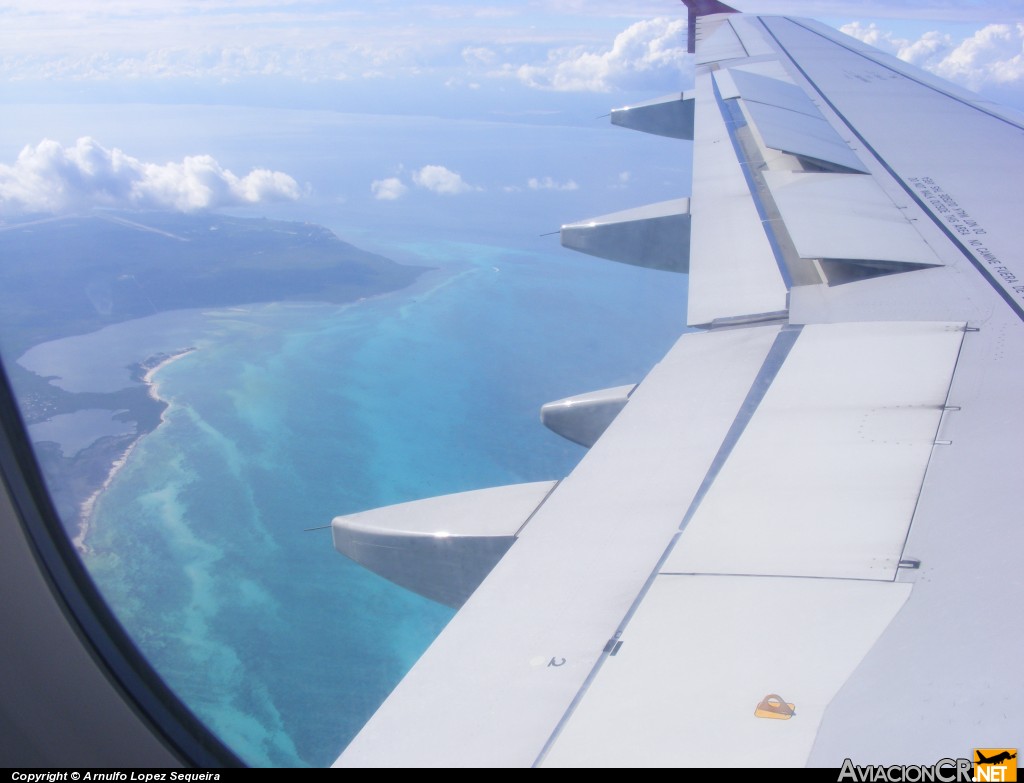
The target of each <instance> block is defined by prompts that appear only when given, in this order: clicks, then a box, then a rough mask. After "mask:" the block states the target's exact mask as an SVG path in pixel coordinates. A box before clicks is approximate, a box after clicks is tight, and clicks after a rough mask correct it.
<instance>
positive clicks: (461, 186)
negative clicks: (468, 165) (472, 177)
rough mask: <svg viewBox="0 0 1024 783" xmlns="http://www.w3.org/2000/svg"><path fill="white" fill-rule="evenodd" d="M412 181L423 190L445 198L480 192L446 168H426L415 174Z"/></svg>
mask: <svg viewBox="0 0 1024 783" xmlns="http://www.w3.org/2000/svg"><path fill="white" fill-rule="evenodd" d="M412 181H413V182H415V183H416V184H417V185H419V186H420V187H421V188H426V189H427V190H430V191H433V192H434V193H440V194H441V195H444V196H454V195H456V194H459V193H467V192H469V191H471V190H479V188H475V187H473V186H472V185H470V184H469V183H468V182H466V181H465V180H464V179H463V178H462V176H461V175H460V174H458V173H456V172H454V171H452V170H451V169H447V168H445V167H444V166H424V167H423V168H421V169H420V170H419V171H414V172H413V175H412Z"/></svg>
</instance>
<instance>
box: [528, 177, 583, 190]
mask: <svg viewBox="0 0 1024 783" xmlns="http://www.w3.org/2000/svg"><path fill="white" fill-rule="evenodd" d="M526 185H527V187H529V188H530V190H577V189H579V185H577V184H576V183H575V181H573V180H571V179H570V180H566V181H565V182H556V181H555V180H553V179H552V178H551V177H543V178H541V179H537V178H536V177H530V179H529V180H528V181H527V183H526Z"/></svg>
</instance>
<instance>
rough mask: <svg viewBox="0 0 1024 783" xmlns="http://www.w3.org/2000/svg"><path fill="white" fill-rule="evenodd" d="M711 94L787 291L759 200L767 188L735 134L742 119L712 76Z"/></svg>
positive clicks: (787, 279) (789, 280) (784, 269)
mask: <svg viewBox="0 0 1024 783" xmlns="http://www.w3.org/2000/svg"><path fill="white" fill-rule="evenodd" d="M711 90H712V93H713V94H714V96H715V103H717V104H718V110H719V111H720V112H721V113H722V119H723V120H724V121H725V129H726V132H727V133H728V134H729V141H731V142H732V148H733V151H734V152H735V153H736V158H737V160H738V161H739V163H740V170H741V171H742V172H743V177H744V178H745V179H746V181H747V189H748V190H749V191H750V199H751V201H753V202H754V208H755V209H756V210H757V214H758V216H759V217H760V218H761V227H762V228H763V229H764V233H765V235H766V236H767V237H768V245H769V246H770V247H771V249H772V253H773V255H774V256H775V264H776V266H778V268H779V274H780V275H781V276H782V282H783V284H784V285H785V286H786V289H787V290H788V289H790V288H792V287H793V276H792V275H791V274H790V273H789V268H788V266H787V264H786V259H785V254H784V252H783V250H782V246H781V244H780V242H779V237H777V236H776V233H775V230H774V226H773V222H772V217H771V216H770V215H769V214H768V209H767V205H766V204H765V203H764V199H763V198H762V196H761V194H762V193H763V192H764V191H766V190H767V186H766V185H764V182H763V180H762V181H761V182H758V181H757V179H756V175H755V173H754V170H753V169H752V168H751V164H752V163H753V162H754V161H752V160H751V159H750V156H749V155H748V154H747V151H746V150H745V149H744V148H743V144H742V142H741V141H740V139H739V138H738V137H737V134H736V131H737V129H738V128H741V127H743V126H745V125H746V124H747V122H746V119H745V118H744V117H743V115H742V112H740V111H739V107H738V106H736V104H735V102H733V103H728V102H727V101H726V100H725V99H724V98H722V93H721V91H720V90H719V89H718V83H717V82H716V81H715V79H714V76H712V78H711ZM737 115H738V116H737ZM777 218H778V215H777V210H776V219H777ZM776 225H777V223H776Z"/></svg>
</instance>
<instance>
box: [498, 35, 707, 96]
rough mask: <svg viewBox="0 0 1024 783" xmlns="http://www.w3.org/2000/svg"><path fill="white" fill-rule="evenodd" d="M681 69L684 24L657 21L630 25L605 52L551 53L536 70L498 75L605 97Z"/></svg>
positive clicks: (580, 48)
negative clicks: (657, 73)
mask: <svg viewBox="0 0 1024 783" xmlns="http://www.w3.org/2000/svg"><path fill="white" fill-rule="evenodd" d="M684 67H688V61H687V56H686V22H685V21H684V20H682V19H669V18H665V17H659V18H657V19H650V20H647V21H643V22H637V23H636V24H633V25H630V26H629V27H628V28H626V29H625V30H624V31H623V32H621V33H619V34H618V35H617V36H616V37H615V41H614V43H613V44H612V47H611V49H608V50H606V51H591V50H590V49H588V48H587V47H585V46H575V47H567V48H559V49H554V50H552V51H551V52H549V53H548V58H547V61H546V62H544V63H542V64H540V65H520V66H518V67H517V66H514V65H506V66H504V68H503V73H504V74H505V75H514V76H515V77H517V78H518V79H519V80H520V81H522V82H523V83H524V84H527V85H529V86H530V87H538V88H541V89H545V90H558V91H590V92H608V91H609V90H611V89H613V88H615V87H623V86H628V85H629V84H630V83H631V82H633V81H634V80H635V79H636V78H637V76H643V78H647V77H649V76H650V74H651V72H654V71H664V70H668V71H671V72H673V73H674V74H677V75H678V73H679V72H680V71H681V70H683V68H684Z"/></svg>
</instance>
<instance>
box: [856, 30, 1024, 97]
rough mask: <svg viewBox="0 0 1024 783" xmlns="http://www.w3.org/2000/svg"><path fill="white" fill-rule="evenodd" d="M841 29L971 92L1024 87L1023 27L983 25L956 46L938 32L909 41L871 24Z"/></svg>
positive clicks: (948, 37) (947, 36) (946, 35)
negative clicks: (993, 88) (1001, 86)
mask: <svg viewBox="0 0 1024 783" xmlns="http://www.w3.org/2000/svg"><path fill="white" fill-rule="evenodd" d="M840 29H841V30H842V31H843V32H844V33H846V34H847V35H850V36H853V37H854V38H857V39H858V40H860V41H864V42H865V43H867V44H870V45H872V46H875V47H877V48H879V49H881V50H883V51H886V52H889V53H891V54H894V55H896V56H897V57H899V58H900V59H901V60H905V61H906V62H909V63H912V64H914V65H916V66H918V67H920V68H924V69H926V70H928V71H931V72H932V73H935V74H937V75H939V76H941V77H943V78H945V79H949V80H950V81H953V82H956V83H958V84H962V85H964V86H965V87H969V88H970V89H972V90H978V89H981V88H983V87H985V86H988V85H1010V84H1018V85H1019V84H1024V24H1020V23H1018V24H1013V25H1010V24H990V25H986V26H985V27H983V28H982V29H980V30H978V31H977V32H976V33H974V34H973V35H972V36H970V37H968V38H966V39H964V40H963V41H960V42H959V43H957V42H956V41H954V40H953V38H952V37H951V36H950V35H948V34H945V33H938V32H927V33H925V34H924V35H922V36H921V37H920V38H918V39H917V40H916V41H912V40H910V39H908V38H900V37H898V36H896V35H893V34H892V33H890V32H887V31H884V30H882V29H880V28H879V27H878V26H877V25H876V24H874V23H871V24H867V25H865V24H862V23H861V22H852V23H850V24H847V25H844V26H843V27H841V28H840Z"/></svg>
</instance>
